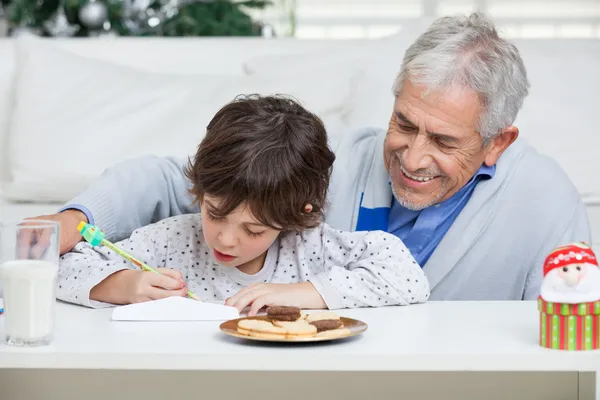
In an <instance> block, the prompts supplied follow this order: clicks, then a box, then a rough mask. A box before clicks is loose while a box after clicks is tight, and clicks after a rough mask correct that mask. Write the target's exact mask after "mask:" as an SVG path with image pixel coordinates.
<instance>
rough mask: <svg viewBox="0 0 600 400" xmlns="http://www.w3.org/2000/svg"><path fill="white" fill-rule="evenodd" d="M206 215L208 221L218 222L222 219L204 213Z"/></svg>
mask: <svg viewBox="0 0 600 400" xmlns="http://www.w3.org/2000/svg"><path fill="white" fill-rule="evenodd" d="M206 215H207V216H208V219H210V220H211V221H219V220H222V219H223V217H217V216H215V215H214V214H211V213H206Z"/></svg>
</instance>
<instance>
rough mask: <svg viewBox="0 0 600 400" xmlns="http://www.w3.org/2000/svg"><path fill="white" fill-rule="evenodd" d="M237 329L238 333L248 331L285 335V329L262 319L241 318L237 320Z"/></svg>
mask: <svg viewBox="0 0 600 400" xmlns="http://www.w3.org/2000/svg"><path fill="white" fill-rule="evenodd" d="M237 330H238V332H240V330H242V332H240V333H244V334H245V331H250V332H254V333H266V334H275V335H285V334H286V330H285V329H284V328H281V327H279V326H275V325H273V324H272V323H270V322H269V321H263V320H259V319H243V320H241V321H239V322H238V324H237Z"/></svg>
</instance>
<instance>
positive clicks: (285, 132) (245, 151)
mask: <svg viewBox="0 0 600 400" xmlns="http://www.w3.org/2000/svg"><path fill="white" fill-rule="evenodd" d="M334 160H335V155H334V154H333V152H332V151H331V150H330V148H329V146H328V143H327V133H326V131H325V127H324V126H323V123H322V122H321V120H320V119H319V118H318V117H317V116H316V115H314V114H312V113H311V112H309V111H307V110H306V109H305V108H304V107H302V106H301V105H300V104H298V103H297V102H296V101H294V100H293V99H291V98H288V97H283V96H260V95H250V96H243V97H237V98H236V99H235V100H234V101H232V102H231V103H229V104H227V105H225V106H224V107H223V108H221V109H220V110H219V111H218V112H217V113H216V114H215V116H214V117H213V119H212V120H211V121H210V123H209V124H208V127H207V129H206V136H205V138H204V139H203V140H202V142H201V143H200V145H199V146H198V151H197V153H196V155H195V157H194V160H193V162H192V161H190V163H189V165H188V167H187V169H186V176H187V177H188V178H189V179H190V180H191V182H192V188H191V190H190V192H191V193H192V195H193V196H194V197H195V201H196V202H198V203H200V202H201V201H202V198H203V196H204V195H209V196H211V197H216V198H217V199H219V205H218V209H217V210H211V213H212V214H214V215H215V216H218V217H224V216H226V215H227V214H229V213H230V212H232V211H233V210H235V209H236V208H237V207H238V206H240V205H241V204H242V203H244V204H245V205H246V206H247V207H248V210H249V211H250V212H251V213H252V215H253V216H254V218H256V220H257V221H258V222H260V223H261V224H264V225H266V226H268V227H271V228H274V229H280V230H283V231H297V232H298V231H302V230H305V229H309V228H313V227H316V226H318V225H319V224H320V223H321V221H322V218H323V209H324V207H325V202H326V195H327V188H328V186H329V178H330V175H331V169H332V165H333V162H334ZM307 204H310V205H312V211H311V212H307V211H306V209H305V207H306V205H307Z"/></svg>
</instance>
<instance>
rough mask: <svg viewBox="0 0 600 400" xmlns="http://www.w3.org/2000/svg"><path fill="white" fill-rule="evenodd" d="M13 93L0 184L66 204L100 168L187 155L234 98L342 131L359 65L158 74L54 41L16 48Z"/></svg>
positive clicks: (18, 195) (14, 196) (13, 192)
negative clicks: (272, 104) (289, 106)
mask: <svg viewBox="0 0 600 400" xmlns="http://www.w3.org/2000/svg"><path fill="white" fill-rule="evenodd" d="M17 65H18V67H17V68H18V74H17V82H16V85H17V86H16V87H17V94H16V104H15V111H14V115H13V123H12V127H11V132H10V135H11V141H10V158H9V167H10V173H11V176H12V179H11V180H10V181H9V182H8V183H7V184H6V186H5V189H6V190H5V192H6V197H7V198H8V199H10V200H31V201H68V200H69V199H70V198H71V197H72V196H74V195H75V194H76V193H77V192H79V191H80V190H82V189H83V188H85V186H86V185H88V184H89V183H90V182H91V181H92V180H93V179H95V178H96V177H97V176H99V175H100V174H101V173H102V171H103V170H104V169H105V168H107V167H109V166H111V165H114V164H115V163H117V162H120V161H123V160H125V159H127V158H132V157H136V156H140V155H146V154H154V155H159V156H166V155H175V156H186V155H190V154H193V153H194V152H195V150H196V147H197V145H198V144H199V143H200V140H201V139H202V137H203V135H204V131H205V127H206V124H207V123H208V121H209V120H210V119H211V118H212V116H213V115H214V113H215V112H216V111H217V110H218V109H219V108H220V107H221V106H223V105H224V104H225V103H227V102H229V101H231V100H232V99H233V98H234V97H235V96H237V95H238V94H245V93H263V94H273V93H285V94H289V95H292V96H294V97H295V98H297V99H299V100H300V101H301V102H302V103H304V105H305V106H307V107H308V108H309V109H310V110H311V111H313V112H315V113H317V114H318V115H319V116H321V118H322V119H323V121H324V122H325V124H326V126H327V127H328V129H330V130H331V131H335V130H340V129H342V128H340V127H341V125H342V124H343V122H342V116H343V115H344V114H345V113H346V112H347V110H346V104H347V99H348V98H352V97H353V96H354V87H355V85H353V82H356V81H357V80H358V79H359V78H360V74H361V71H360V70H359V69H357V68H345V69H342V70H338V69H337V67H334V68H329V69H323V70H322V71H321V72H319V73H315V72H314V71H310V72H305V73H302V72H299V73H298V74H297V75H295V76H294V79H290V77H289V76H288V77H281V78H279V79H277V78H273V77H271V76H269V75H268V74H256V75H252V76H237V75H226V74H223V75H217V74H206V75H190V74H187V75H178V74H160V73H152V72H147V71H141V70H139V69H136V68H133V67H129V66H123V65H116V64H113V63H108V62H102V61H99V60H93V59H90V58H87V57H82V56H78V55H75V54H72V53H70V52H66V51H64V50H61V49H60V48H58V47H57V46H55V45H54V44H53V43H52V42H50V41H46V40H40V39H32V38H26V39H20V40H19V41H18V43H17Z"/></svg>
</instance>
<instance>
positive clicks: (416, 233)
mask: <svg viewBox="0 0 600 400" xmlns="http://www.w3.org/2000/svg"><path fill="white" fill-rule="evenodd" d="M495 172H496V166H495V165H494V166H492V167H488V166H486V165H485V164H484V165H482V166H481V168H479V170H478V171H477V172H476V173H475V175H474V176H473V177H472V178H471V179H470V180H469V182H467V184H466V185H465V186H463V187H462V188H461V189H460V190H459V191H458V192H456V193H455V194H454V195H453V196H452V197H450V198H449V199H447V200H444V201H443V202H441V203H439V204H436V205H435V206H431V207H428V208H425V209H423V210H420V211H412V210H409V209H407V208H405V207H402V206H401V205H400V204H399V203H398V201H396V199H394V200H393V201H392V208H391V210H390V213H389V217H388V232H389V233H391V234H393V235H394V236H397V237H399V238H400V239H402V241H403V242H404V244H405V245H406V247H408V249H409V250H410V252H411V254H412V255H413V257H414V258H415V260H416V261H417V262H418V263H419V265H421V266H424V265H425V263H426V262H427V260H429V257H431V254H432V253H433V251H434V250H435V249H436V247H437V246H438V244H439V243H440V241H441V240H442V238H443V237H444V235H445V234H446V232H447V231H448V229H449V228H450V226H451V225H452V223H453V222H454V220H455V219H456V217H457V216H458V214H460V212H461V211H462V209H463V207H464V206H465V204H467V202H468V201H469V198H470V197H471V194H472V193H473V190H475V186H477V183H479V182H480V181H481V180H482V179H491V178H493V176H494V173H495Z"/></svg>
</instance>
